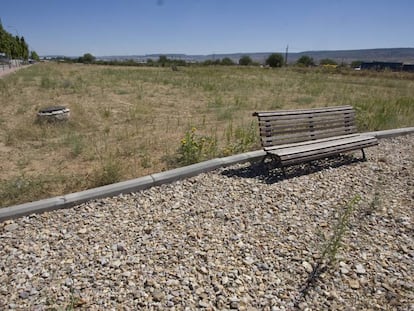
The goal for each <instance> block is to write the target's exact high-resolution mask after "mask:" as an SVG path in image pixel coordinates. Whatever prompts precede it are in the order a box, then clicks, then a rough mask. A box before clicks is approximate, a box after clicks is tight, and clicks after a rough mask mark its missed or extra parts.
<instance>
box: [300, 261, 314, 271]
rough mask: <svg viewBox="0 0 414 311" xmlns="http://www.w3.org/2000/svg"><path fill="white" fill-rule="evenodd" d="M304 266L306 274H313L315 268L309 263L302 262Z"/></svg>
mask: <svg viewBox="0 0 414 311" xmlns="http://www.w3.org/2000/svg"><path fill="white" fill-rule="evenodd" d="M302 266H303V267H304V268H305V270H306V272H308V273H312V271H313V267H312V265H311V264H310V263H309V262H307V261H303V262H302Z"/></svg>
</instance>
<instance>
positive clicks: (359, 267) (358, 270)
mask: <svg viewBox="0 0 414 311" xmlns="http://www.w3.org/2000/svg"><path fill="white" fill-rule="evenodd" d="M355 270H356V273H358V274H365V273H367V271H366V270H365V268H364V266H363V265H361V264H356V265H355Z"/></svg>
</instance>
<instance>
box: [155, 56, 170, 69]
mask: <svg viewBox="0 0 414 311" xmlns="http://www.w3.org/2000/svg"><path fill="white" fill-rule="evenodd" d="M169 61H170V60H169V59H168V57H167V56H165V55H160V56H159V57H158V61H157V62H158V64H161V67H164V66H165V64H167V63H169Z"/></svg>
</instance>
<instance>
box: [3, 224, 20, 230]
mask: <svg viewBox="0 0 414 311" xmlns="http://www.w3.org/2000/svg"><path fill="white" fill-rule="evenodd" d="M17 228H19V225H18V224H16V223H14V224H9V225H6V226H5V227H4V230H5V231H14V230H16V229H17Z"/></svg>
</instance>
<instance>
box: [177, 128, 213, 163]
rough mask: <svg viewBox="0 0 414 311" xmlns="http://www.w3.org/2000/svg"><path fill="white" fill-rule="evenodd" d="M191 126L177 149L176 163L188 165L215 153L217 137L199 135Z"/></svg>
mask: <svg viewBox="0 0 414 311" xmlns="http://www.w3.org/2000/svg"><path fill="white" fill-rule="evenodd" d="M196 130H197V129H196V128H195V127H193V128H191V130H188V131H187V132H186V133H185V136H184V138H183V139H181V145H180V148H179V149H178V159H177V162H178V164H181V165H189V164H193V163H197V162H200V161H201V160H204V159H208V158H210V157H213V156H214V155H216V154H217V139H216V138H215V137H211V136H199V135H197V134H196Z"/></svg>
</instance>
